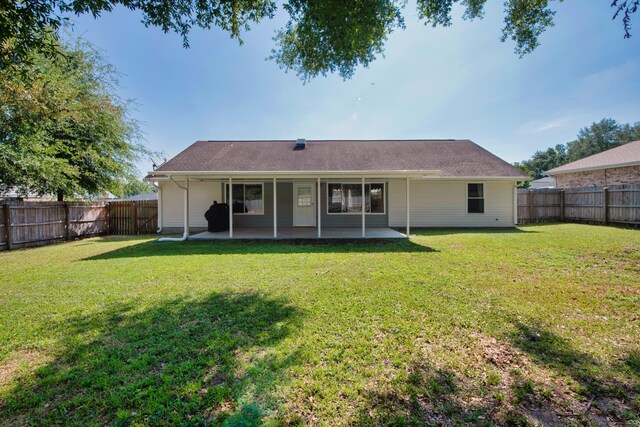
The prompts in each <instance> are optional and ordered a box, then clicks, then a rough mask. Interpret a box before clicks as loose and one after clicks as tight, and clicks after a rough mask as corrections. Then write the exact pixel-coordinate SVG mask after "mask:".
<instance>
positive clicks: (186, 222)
mask: <svg viewBox="0 0 640 427" xmlns="http://www.w3.org/2000/svg"><path fill="white" fill-rule="evenodd" d="M184 236H185V238H186V237H189V177H187V183H186V186H185V189H184Z"/></svg>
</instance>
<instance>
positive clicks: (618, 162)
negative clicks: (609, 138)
mask: <svg viewBox="0 0 640 427" xmlns="http://www.w3.org/2000/svg"><path fill="white" fill-rule="evenodd" d="M546 174H547V175H550V176H552V177H553V178H555V179H556V187H557V188H578V187H606V186H608V185H624V184H640V141H634V142H629V143H626V144H623V145H620V146H618V147H615V148H612V149H611V150H607V151H603V152H602V153H598V154H594V155H593V156H589V157H585V158H584V159H580V160H577V161H575V162H572V163H568V164H566V165H563V166H559V167H557V168H554V169H551V170H549V171H547V172H546Z"/></svg>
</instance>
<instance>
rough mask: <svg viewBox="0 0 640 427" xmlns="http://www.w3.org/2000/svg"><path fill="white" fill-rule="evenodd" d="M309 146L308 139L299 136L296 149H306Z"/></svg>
mask: <svg viewBox="0 0 640 427" xmlns="http://www.w3.org/2000/svg"><path fill="white" fill-rule="evenodd" d="M306 146H307V140H306V139H304V138H298V140H297V141H296V146H295V147H293V149H294V150H304V149H305V147H306Z"/></svg>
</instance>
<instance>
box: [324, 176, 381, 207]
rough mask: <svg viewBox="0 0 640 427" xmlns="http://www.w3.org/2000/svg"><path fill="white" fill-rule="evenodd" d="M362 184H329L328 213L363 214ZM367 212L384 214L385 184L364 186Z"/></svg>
mask: <svg viewBox="0 0 640 427" xmlns="http://www.w3.org/2000/svg"><path fill="white" fill-rule="evenodd" d="M362 199H363V197H362V184H327V200H328V203H327V212H328V213H362ZM364 205H365V212H367V213H374V214H376V213H377V214H383V213H384V212H385V210H384V207H385V203H384V184H383V183H375V184H373V183H371V184H370V183H367V184H365V185H364Z"/></svg>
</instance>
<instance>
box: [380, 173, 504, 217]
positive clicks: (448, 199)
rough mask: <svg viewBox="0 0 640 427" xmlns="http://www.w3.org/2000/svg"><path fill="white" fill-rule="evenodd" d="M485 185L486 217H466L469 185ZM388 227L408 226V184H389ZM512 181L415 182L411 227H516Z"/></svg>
mask: <svg viewBox="0 0 640 427" xmlns="http://www.w3.org/2000/svg"><path fill="white" fill-rule="evenodd" d="M469 182H482V183H484V193H485V194H484V200H485V201H484V206H485V212H484V213H483V214H475V213H472V214H468V213H467V184H468V183H469ZM388 187H389V191H388V193H389V206H390V210H389V226H390V227H406V225H407V210H406V206H407V197H406V195H407V187H406V180H403V179H400V180H390V181H389V186H388ZM514 187H515V182H513V181H482V180H469V181H462V180H451V181H446V180H442V181H440V180H415V181H411V183H410V188H409V190H410V192H409V195H410V197H411V207H410V209H411V212H410V213H411V218H410V222H411V226H412V227H514V226H515V221H514V205H513V204H514Z"/></svg>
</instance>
